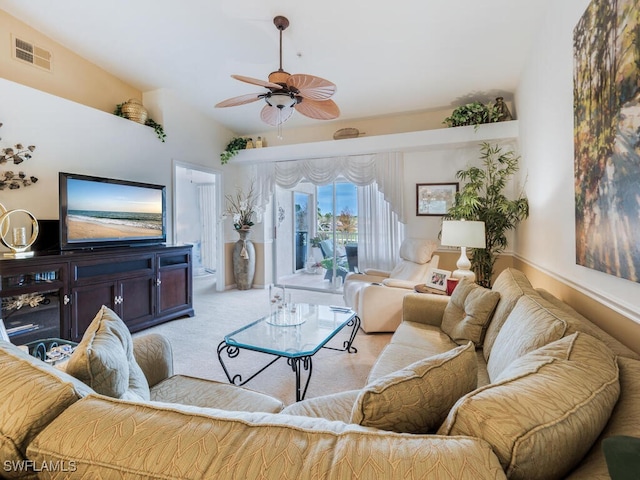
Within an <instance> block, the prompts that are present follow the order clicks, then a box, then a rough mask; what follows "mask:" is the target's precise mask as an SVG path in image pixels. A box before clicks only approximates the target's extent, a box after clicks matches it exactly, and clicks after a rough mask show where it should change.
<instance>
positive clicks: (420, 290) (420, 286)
mask: <svg viewBox="0 0 640 480" xmlns="http://www.w3.org/2000/svg"><path fill="white" fill-rule="evenodd" d="M413 290H414V291H415V292H417V293H432V294H435V295H446V294H447V292H445V291H444V290H438V289H437V288H432V287H428V286H427V285H426V284H425V283H419V284H418V285H416V286H415V287H413Z"/></svg>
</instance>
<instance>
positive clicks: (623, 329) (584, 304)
mask: <svg viewBox="0 0 640 480" xmlns="http://www.w3.org/2000/svg"><path fill="white" fill-rule="evenodd" d="M438 255H439V256H440V262H439V268H441V269H443V270H450V271H453V270H455V269H456V262H457V260H458V258H459V257H460V253H459V251H450V252H449V251H439V252H438ZM509 267H513V268H517V269H518V270H520V271H522V272H524V274H525V275H526V276H527V278H528V279H529V281H530V282H531V284H532V285H533V286H534V287H535V288H543V289H545V290H547V291H548V292H550V293H552V294H553V295H555V296H556V297H558V298H559V299H560V300H562V301H563V302H565V303H566V304H568V305H569V306H571V307H572V308H573V309H574V310H576V311H577V312H578V313H580V314H581V315H583V316H585V317H586V318H588V319H589V320H591V321H592V322H593V323H595V324H596V325H598V326H599V327H600V328H601V329H603V330H604V331H605V332H607V333H608V334H609V335H612V336H613V337H615V338H617V339H618V340H619V341H620V342H621V343H624V344H625V345H626V346H627V347H629V348H630V349H632V350H633V351H635V352H637V353H639V354H640V325H639V324H637V323H636V322H634V321H633V320H631V319H629V318H627V317H625V316H624V315H622V314H620V313H618V312H616V311H615V310H613V309H611V308H609V307H607V306H606V305H603V304H602V303H600V302H598V301H597V300H595V299H593V298H592V297H590V296H589V295H588V294H586V293H583V292H581V291H579V290H576V289H575V288H573V287H571V286H569V285H567V284H566V283H564V282H562V281H560V280H558V279H556V278H554V277H552V276H550V275H548V274H546V273H544V272H542V271H540V270H538V269H537V268H535V267H533V266H532V265H530V264H528V263H526V262H524V261H522V260H520V259H518V258H516V257H514V256H513V255H502V256H500V257H498V260H497V261H496V266H495V269H494V279H495V277H497V276H498V275H499V274H500V272H501V271H502V270H504V269H505V268H509Z"/></svg>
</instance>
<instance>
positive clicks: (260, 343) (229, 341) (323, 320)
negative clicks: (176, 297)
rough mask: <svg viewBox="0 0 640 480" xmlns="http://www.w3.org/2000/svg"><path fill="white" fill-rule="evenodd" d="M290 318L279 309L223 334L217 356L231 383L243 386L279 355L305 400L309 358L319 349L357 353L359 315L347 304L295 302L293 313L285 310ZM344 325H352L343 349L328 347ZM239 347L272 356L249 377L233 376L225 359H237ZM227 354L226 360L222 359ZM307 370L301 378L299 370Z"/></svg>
mask: <svg viewBox="0 0 640 480" xmlns="http://www.w3.org/2000/svg"><path fill="white" fill-rule="evenodd" d="M287 315H289V317H287V318H285V319H283V316H282V312H280V313H278V312H274V313H272V314H271V315H268V316H266V317H263V318H261V319H259V320H256V321H255V322H253V323H250V324H249V325H246V326H244V327H242V328H240V329H239V330H236V331H234V332H231V333H230V334H228V335H225V337H224V340H223V341H222V342H220V344H219V345H218V359H219V360H220V365H222V368H223V370H224V373H225V374H226V375H227V378H228V379H229V382H230V383H233V384H234V385H244V384H246V383H247V382H249V381H250V380H251V379H253V378H255V377H256V376H257V375H259V374H260V373H262V372H264V371H265V370H266V369H267V368H268V367H270V366H271V365H273V364H274V363H275V362H276V361H278V360H279V359H280V358H286V359H287V364H288V365H289V366H290V367H291V369H292V370H293V372H294V374H295V378H296V401H297V402H299V401H300V400H302V399H304V397H305V395H306V393H307V387H308V386H309V381H310V380H311V373H312V371H313V370H312V358H313V356H314V355H315V354H316V353H317V352H318V351H319V350H320V349H321V348H327V349H330V350H338V351H344V352H348V353H356V352H357V351H358V350H357V349H356V348H355V347H354V346H353V341H354V339H355V337H356V333H357V332H358V328H359V327H360V318H359V317H358V316H357V315H356V312H354V311H353V310H350V309H348V308H346V307H331V306H328V305H312V304H308V303H298V304H296V305H295V312H294V313H291V312H290V310H288V311H287ZM345 327H349V328H351V332H350V333H349V338H348V340H345V341H344V342H343V344H342V348H335V347H330V346H327V343H328V342H329V341H330V340H331V339H332V338H333V337H335V336H336V334H337V333H338V332H340V331H341V330H342V329H344V328H345ZM242 350H252V351H255V352H261V353H265V354H268V355H271V356H273V357H275V358H273V359H270V361H269V362H268V363H267V364H266V365H264V366H261V367H259V369H258V370H257V371H256V372H255V373H252V374H251V375H250V376H249V377H248V378H246V379H244V378H243V377H242V375H240V374H236V375H232V374H231V373H230V372H229V369H228V367H227V363H226V362H228V360H230V359H233V358H236V357H237V356H238V355H239V354H240V352H241V351H242ZM223 357H226V360H225V359H224V358H223ZM303 370H304V371H305V372H307V375H306V380H304V381H303V378H302V377H303V375H302V371H303Z"/></svg>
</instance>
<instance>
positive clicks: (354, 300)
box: [343, 238, 440, 333]
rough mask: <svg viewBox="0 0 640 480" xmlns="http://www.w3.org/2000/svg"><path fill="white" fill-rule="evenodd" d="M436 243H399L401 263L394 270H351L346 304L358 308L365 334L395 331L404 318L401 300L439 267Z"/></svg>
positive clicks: (348, 277)
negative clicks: (435, 253)
mask: <svg viewBox="0 0 640 480" xmlns="http://www.w3.org/2000/svg"><path fill="white" fill-rule="evenodd" d="M436 248H437V245H436V243H435V242H433V241H430V240H424V239H417V238H408V239H405V240H404V241H403V242H402V245H401V246H400V258H401V260H400V262H399V263H398V264H397V265H396V266H395V267H394V268H393V270H391V271H384V270H376V269H371V268H370V269H365V270H364V273H350V274H349V275H347V277H346V279H345V283H344V290H343V296H344V301H345V304H346V305H347V306H348V307H350V308H352V309H353V310H355V311H356V312H357V313H358V316H359V317H360V320H361V328H362V330H364V331H365V332H366V333H373V332H393V331H395V330H396V328H398V325H400V322H401V320H402V300H403V298H404V296H405V295H406V294H407V293H411V292H413V288H414V286H415V285H418V284H420V283H425V282H426V279H427V273H428V271H429V269H431V268H438V263H439V261H440V257H439V256H438V255H434V254H433V253H434V252H435V250H436Z"/></svg>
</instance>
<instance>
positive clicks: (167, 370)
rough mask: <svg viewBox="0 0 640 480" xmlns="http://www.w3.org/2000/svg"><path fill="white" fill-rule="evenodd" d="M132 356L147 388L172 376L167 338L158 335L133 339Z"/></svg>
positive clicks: (169, 346)
mask: <svg viewBox="0 0 640 480" xmlns="http://www.w3.org/2000/svg"><path fill="white" fill-rule="evenodd" d="M133 355H134V357H135V358H136V362H138V365H140V368H141V369H142V371H143V372H144V376H145V377H146V378H147V383H149V387H153V386H154V385H156V384H158V383H160V382H161V381H162V380H164V379H166V378H169V377H171V376H172V375H173V351H172V349H171V343H169V339H168V338H167V337H165V336H163V335H160V334H158V333H149V334H146V335H141V336H139V337H134V338H133Z"/></svg>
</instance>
